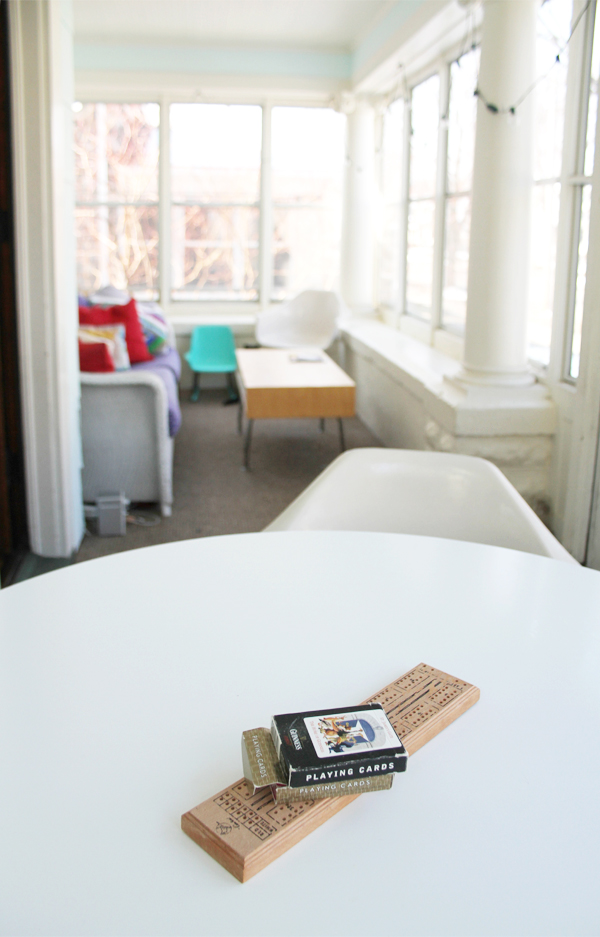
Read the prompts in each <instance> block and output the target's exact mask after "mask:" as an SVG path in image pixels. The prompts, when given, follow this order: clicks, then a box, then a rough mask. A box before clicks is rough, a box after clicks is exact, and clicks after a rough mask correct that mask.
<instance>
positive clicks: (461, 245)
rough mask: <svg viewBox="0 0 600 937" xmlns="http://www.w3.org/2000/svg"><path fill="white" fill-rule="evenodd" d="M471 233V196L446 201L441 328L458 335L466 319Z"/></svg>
mask: <svg viewBox="0 0 600 937" xmlns="http://www.w3.org/2000/svg"><path fill="white" fill-rule="evenodd" d="M470 229H471V196H470V195H461V196H458V197H452V198H448V199H447V201H446V239H445V246H444V291H443V294H442V307H443V310H442V325H443V326H444V328H450V329H452V330H455V331H461V332H462V331H463V330H464V327H465V319H466V316H467V279H468V276H469V232H470Z"/></svg>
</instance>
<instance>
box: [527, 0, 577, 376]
mask: <svg viewBox="0 0 600 937" xmlns="http://www.w3.org/2000/svg"><path fill="white" fill-rule="evenodd" d="M571 11H572V3H571V2H565V0H546V3H544V4H543V5H542V6H541V7H540V9H539V11H538V18H537V40H536V73H537V75H539V76H544V75H545V76H546V77H545V78H544V79H543V80H542V81H541V82H540V83H539V85H538V86H537V88H536V89H535V91H534V96H533V121H534V124H533V179H534V185H533V193H532V206H531V209H532V212H531V243H530V273H529V299H528V308H527V350H528V355H529V357H530V358H531V359H532V360H533V361H536V362H537V363H538V364H542V365H547V364H548V363H549V361H550V339H551V334H552V308H553V303H554V271H555V265H556V246H557V233H558V221H559V208H560V194H561V193H560V188H561V187H560V175H561V162H562V149H563V130H564V119H565V97H566V90H567V61H568V46H567V48H566V49H565V48H564V46H565V43H566V42H567V39H568V38H569V33H570V29H571V22H570V21H571ZM557 55H559V56H560V58H559V61H558V62H557V61H556V56H557Z"/></svg>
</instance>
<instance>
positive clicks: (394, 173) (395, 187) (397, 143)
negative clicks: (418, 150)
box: [381, 99, 404, 205]
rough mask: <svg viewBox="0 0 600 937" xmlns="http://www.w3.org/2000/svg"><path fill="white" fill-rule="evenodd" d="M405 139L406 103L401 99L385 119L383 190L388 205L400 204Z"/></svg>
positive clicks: (391, 108)
mask: <svg viewBox="0 0 600 937" xmlns="http://www.w3.org/2000/svg"><path fill="white" fill-rule="evenodd" d="M403 137H404V101H403V100H402V99H399V100H398V101H394V102H393V104H390V106H389V107H388V109H387V111H386V112H385V115H384V118H383V140H382V145H381V154H382V171H381V188H382V191H383V197H384V199H385V202H386V204H387V205H390V204H392V203H393V204H398V203H399V202H400V187H401V183H402V149H403V146H402V144H403Z"/></svg>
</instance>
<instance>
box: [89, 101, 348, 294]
mask: <svg viewBox="0 0 600 937" xmlns="http://www.w3.org/2000/svg"><path fill="white" fill-rule="evenodd" d="M74 110H75V111H76V114H75V163H76V184H77V188H76V192H77V216H76V224H77V257H78V285H79V290H80V292H82V293H90V292H93V291H94V290H95V289H98V288H100V287H101V286H105V285H106V284H108V283H110V284H112V285H114V286H117V287H119V288H121V289H129V290H130V291H131V292H132V293H133V294H134V295H135V296H137V297H138V298H139V299H157V298H159V294H160V298H161V300H162V301H163V302H166V303H169V302H171V303H177V304H179V303H182V302H187V303H203V304H204V303H206V302H210V301H236V302H257V301H258V300H262V301H270V300H282V299H286V298H287V297H289V296H292V295H295V294H296V293H298V292H300V291H301V290H303V289H310V288H314V289H326V290H335V289H339V272H340V248H341V226H342V190H343V175H344V138H345V123H346V118H345V117H344V116H343V115H342V114H339V113H337V112H335V111H334V110H332V109H331V108H326V107H283V106H278V107H273V108H272V109H271V108H270V107H267V106H266V105H265V106H262V105H258V104H212V103H186V104H184V103H175V102H173V103H171V104H165V106H164V108H163V112H162V120H163V121H164V122H166V121H167V120H168V126H165V127H164V128H163V131H164V133H167V134H168V136H167V139H165V137H164V136H163V140H164V145H165V152H166V151H167V150H168V157H167V165H163V166H162V168H161V173H160V182H161V190H160V191H161V194H160V203H159V117H160V114H161V111H160V107H159V105H158V104H103V103H89V104H83V105H82V104H79V105H75V107H74ZM265 113H266V117H265ZM265 120H266V127H265V126H263V122H264V121H265ZM269 127H270V128H271V130H270V131H269ZM265 145H266V146H267V150H266V151H263V146H265ZM262 185H264V190H265V191H264V192H263V191H261V186H262ZM159 230H160V232H161V235H162V238H163V242H162V243H161V244H160V250H161V251H162V252H164V255H165V256H166V257H168V258H169V259H170V263H165V256H163V259H162V261H161V262H160V269H161V272H162V276H163V281H162V282H161V283H160V289H159ZM266 260H267V261H269V262H266ZM271 270H272V274H271ZM261 275H262V277H263V279H264V282H261ZM188 308H189V307H188Z"/></svg>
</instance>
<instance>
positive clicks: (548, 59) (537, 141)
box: [533, 0, 573, 179]
mask: <svg viewBox="0 0 600 937" xmlns="http://www.w3.org/2000/svg"><path fill="white" fill-rule="evenodd" d="M572 10H573V3H572V2H571V0H546V2H545V3H544V4H542V5H541V6H540V8H539V10H538V16H537V39H536V53H535V54H536V74H537V75H538V76H539V75H545V76H546V77H545V78H544V80H543V81H540V83H539V84H538V86H537V87H536V89H535V91H534V98H533V114H534V118H533V119H534V132H533V161H534V162H533V166H534V169H533V172H534V179H557V178H558V177H559V176H560V168H561V159H562V144H563V126H564V118H565V95H566V90H567V65H568V46H567V48H566V49H564V51H563V48H564V44H565V43H566V41H567V39H568V38H569V33H570V31H571V13H572ZM559 53H560V61H559V62H558V63H557V62H556V56H557V55H558V54H559Z"/></svg>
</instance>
